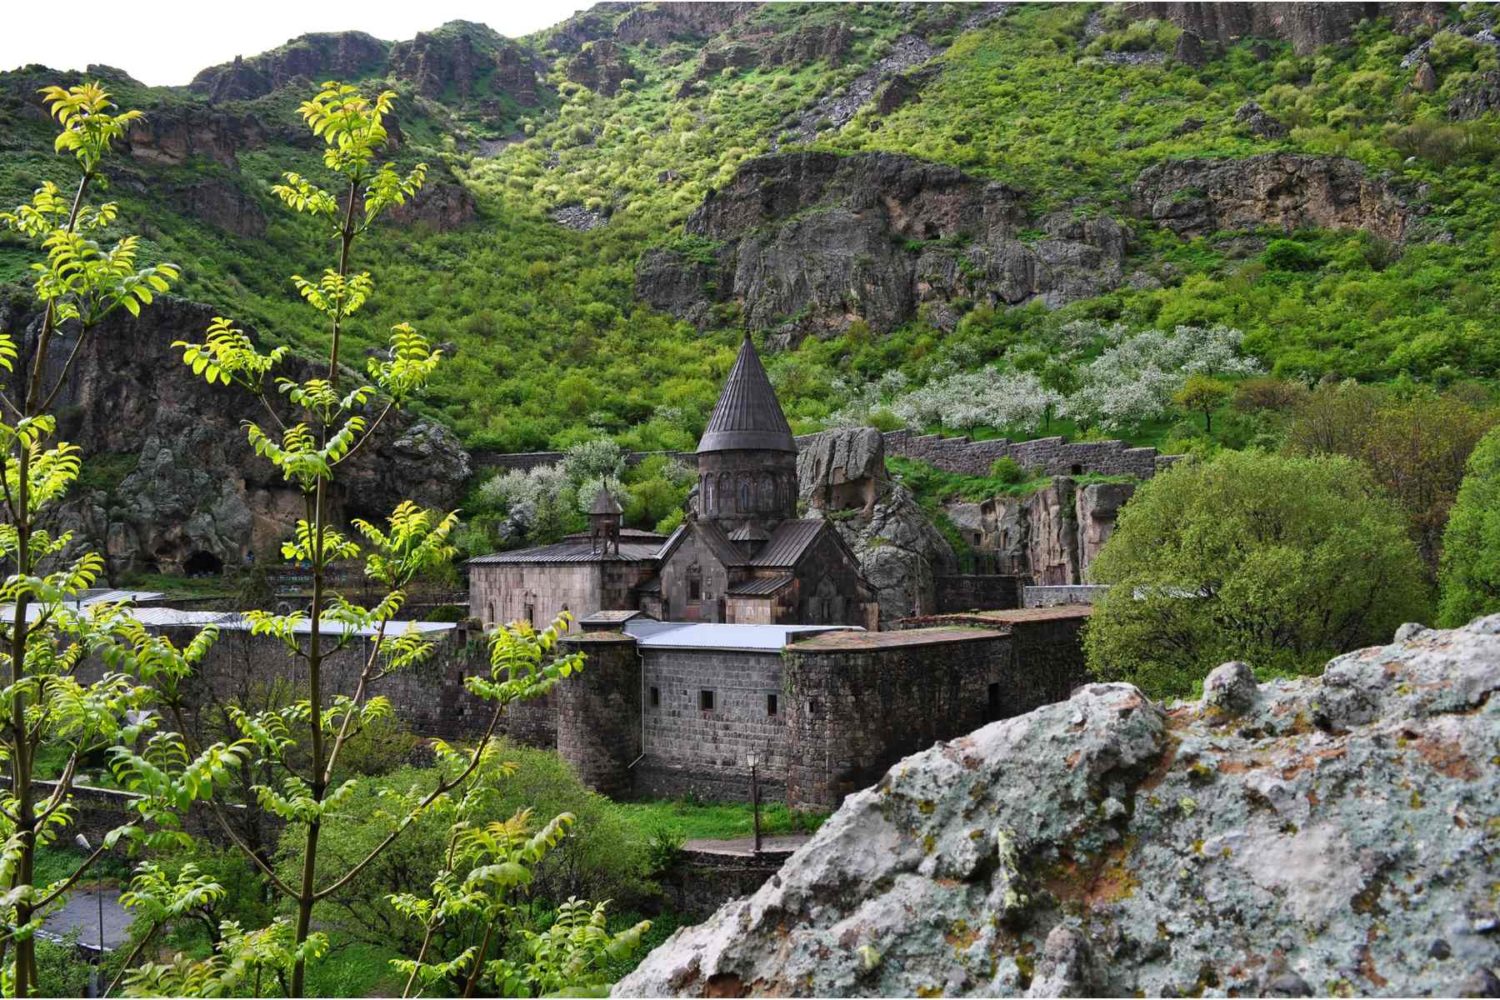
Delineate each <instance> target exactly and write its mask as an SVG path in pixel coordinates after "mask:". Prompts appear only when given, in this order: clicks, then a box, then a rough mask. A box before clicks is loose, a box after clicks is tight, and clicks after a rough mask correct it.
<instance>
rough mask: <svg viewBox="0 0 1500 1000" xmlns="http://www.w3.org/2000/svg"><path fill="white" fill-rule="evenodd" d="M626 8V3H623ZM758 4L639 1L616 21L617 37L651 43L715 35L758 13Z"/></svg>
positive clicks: (629, 40)
mask: <svg viewBox="0 0 1500 1000" xmlns="http://www.w3.org/2000/svg"><path fill="white" fill-rule="evenodd" d="M620 6H622V7H624V6H626V5H623V4H622V5H620ZM758 6H759V4H754V3H704V2H702V0H685V2H683V3H652V4H635V5H630V6H629V7H628V10H627V13H626V14H625V16H624V17H622V18H620V20H619V21H618V22H617V23H616V24H615V38H616V39H618V40H619V41H621V42H624V43H625V44H627V45H634V44H637V43H640V42H648V43H650V44H653V45H665V44H667V43H668V42H673V41H677V40H679V39H680V40H684V41H692V40H695V39H696V40H702V39H704V38H712V37H713V36H714V35H717V34H719V32H721V31H726V30H728V29H729V28H731V27H733V26H734V25H735V24H737V23H739V22H740V21H742V20H744V19H745V18H747V17H749V16H750V15H751V14H753V13H755V10H756V8H757V7H758Z"/></svg>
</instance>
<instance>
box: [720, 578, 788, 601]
mask: <svg viewBox="0 0 1500 1000" xmlns="http://www.w3.org/2000/svg"><path fill="white" fill-rule="evenodd" d="M793 579H794V577H793V576H792V575H791V574H790V573H778V574H777V575H775V576H766V577H761V578H759V579H752V580H741V581H740V582H739V583H734V584H730V585H729V589H728V591H727V593H728V594H729V595H730V596H731V597H769V596H770V595H772V594H774V593H776V592H777V591H778V590H780V589H781V588H782V587H786V586H790V585H791V582H792V580H793Z"/></svg>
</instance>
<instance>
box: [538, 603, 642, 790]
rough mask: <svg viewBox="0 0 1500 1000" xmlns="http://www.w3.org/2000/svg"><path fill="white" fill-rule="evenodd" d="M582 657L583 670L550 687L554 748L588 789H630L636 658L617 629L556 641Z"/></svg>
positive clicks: (637, 719)
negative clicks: (554, 705) (584, 659)
mask: <svg viewBox="0 0 1500 1000" xmlns="http://www.w3.org/2000/svg"><path fill="white" fill-rule="evenodd" d="M562 645H563V648H564V650H565V651H566V652H570V653H572V652H581V653H583V654H584V655H585V656H586V657H587V662H586V664H585V667H584V670H583V672H582V673H580V674H576V675H574V676H572V677H569V678H567V679H566V680H565V681H563V682H562V683H560V684H558V685H557V686H556V687H555V688H553V696H554V697H555V698H556V701H557V752H558V754H559V755H561V757H562V759H563V760H565V761H567V762H568V763H569V764H570V765H572V767H573V770H574V771H575V772H577V774H578V777H579V778H580V779H582V780H583V782H584V783H585V784H587V785H588V786H589V787H591V788H593V789H595V790H596V791H599V792H602V793H604V794H605V795H613V796H617V797H618V796H624V795H629V794H630V792H631V773H630V767H631V764H632V763H634V762H635V761H636V760H637V759H638V758H639V757H640V755H641V657H640V654H639V652H637V650H636V643H635V640H634V639H632V638H631V637H630V636H628V635H624V634H623V633H620V632H584V633H581V634H579V635H571V636H568V637H567V638H566V639H564V640H563V642H562Z"/></svg>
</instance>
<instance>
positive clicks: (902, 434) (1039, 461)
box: [471, 430, 1178, 479]
mask: <svg viewBox="0 0 1500 1000" xmlns="http://www.w3.org/2000/svg"><path fill="white" fill-rule="evenodd" d="M812 437H813V435H810V434H804V435H802V436H801V437H799V438H797V447H798V448H802V447H805V446H806V445H807V442H808V441H809V440H810V439H811V438H812ZM884 437H885V453H886V454H887V455H899V456H901V457H902V458H914V459H918V460H920V461H923V462H927V463H928V464H930V465H935V466H937V467H938V468H939V469H947V470H948V471H949V472H960V473H964V474H966V475H972V476H983V475H988V474H989V471H990V466H992V465H994V464H995V460H996V459H998V458H1006V457H1009V458H1013V459H1015V460H1016V461H1017V462H1018V463H1020V465H1021V466H1022V468H1027V469H1037V468H1039V469H1043V470H1045V471H1046V472H1047V473H1048V474H1049V475H1054V476H1066V475H1068V474H1069V473H1073V474H1075V475H1077V474H1084V473H1098V474H1101V475H1129V476H1135V477H1137V478H1140V479H1149V478H1150V477H1151V476H1154V475H1155V474H1156V472H1157V470H1158V469H1161V468H1163V467H1164V466H1166V465H1169V464H1171V463H1172V462H1174V461H1176V460H1177V457H1178V456H1176V455H1162V454H1160V453H1158V452H1157V450H1156V449H1155V448H1132V447H1131V446H1129V445H1127V444H1126V443H1125V442H1123V441H1075V442H1071V443H1069V442H1067V441H1065V440H1064V439H1063V438H1061V437H1045V438H1035V439H1033V440H1030V441H1009V440H1006V439H1005V438H997V439H995V440H993V441H971V440H969V439H968V438H967V437H942V436H941V435H938V434H918V433H916V432H914V431H909V430H899V431H886V432H885V433H884ZM653 455H668V456H670V457H672V458H676V459H678V460H680V461H682V462H685V463H686V464H688V465H690V466H692V465H696V464H697V455H695V454H693V453H691V452H682V451H665V452H663V451H633V452H630V453H628V454H627V455H626V456H625V461H626V462H627V463H629V464H631V465H634V464H636V463H637V462H640V461H643V460H644V459H647V458H649V457H651V456H653ZM471 458H472V460H473V463H474V468H475V469H476V470H482V469H494V470H499V471H505V470H508V469H520V470H522V471H526V470H529V469H534V468H536V467H538V466H542V465H555V464H557V463H558V462H561V461H562V460H563V453H562V452H560V451H522V452H510V453H505V452H493V451H477V452H475V453H474V454H473V455H472V456H471Z"/></svg>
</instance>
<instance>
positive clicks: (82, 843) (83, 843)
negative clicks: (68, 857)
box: [73, 833, 94, 851]
mask: <svg viewBox="0 0 1500 1000" xmlns="http://www.w3.org/2000/svg"><path fill="white" fill-rule="evenodd" d="M73 843H75V844H77V845H78V846H79V847H81V848H83V849H84V850H85V851H92V850H93V849H94V846H93V845H92V844H90V843H89V838H87V837H85V836H84V835H83V834H81V833H80V834H79V835H78V836H76V837H74V838H73Z"/></svg>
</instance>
